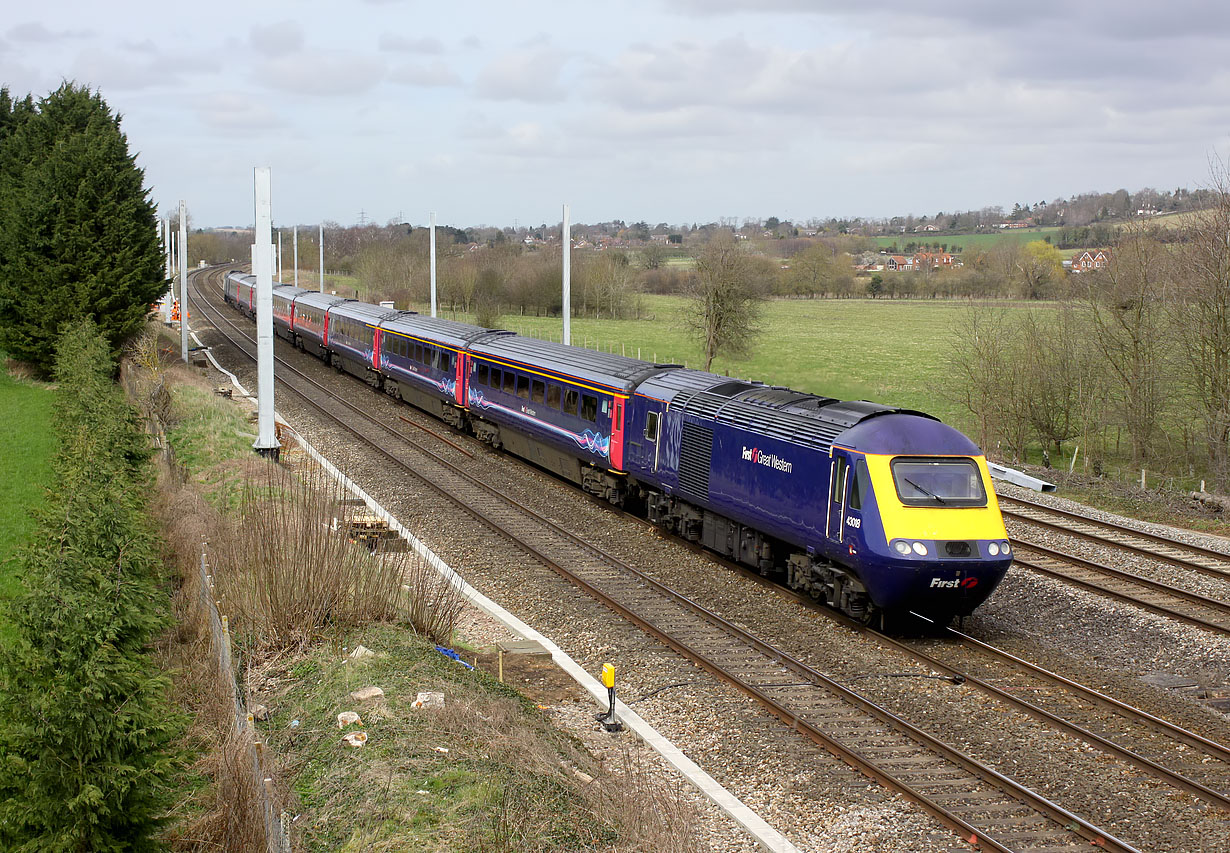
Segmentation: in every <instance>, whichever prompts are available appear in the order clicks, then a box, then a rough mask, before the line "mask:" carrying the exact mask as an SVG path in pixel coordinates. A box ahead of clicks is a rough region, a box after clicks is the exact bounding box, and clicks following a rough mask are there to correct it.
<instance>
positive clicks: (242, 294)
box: [223, 270, 256, 317]
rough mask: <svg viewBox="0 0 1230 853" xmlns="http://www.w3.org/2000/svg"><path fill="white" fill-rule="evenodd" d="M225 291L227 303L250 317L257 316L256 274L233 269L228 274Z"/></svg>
mask: <svg viewBox="0 0 1230 853" xmlns="http://www.w3.org/2000/svg"><path fill="white" fill-rule="evenodd" d="M223 293H224V296H225V299H226V301H227V303H229V304H230V305H234V306H235V307H236V308H238V309H239V310H240V311H242V312H243V313H244V314H247V315H248V316H249V317H255V316H256V276H254V275H250V274H248V273H245V272H243V271H242V270H231V271H230V272H229V273H227V274H226V279H225V287H224V288H223Z"/></svg>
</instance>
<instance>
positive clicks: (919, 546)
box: [913, 542, 927, 557]
mask: <svg viewBox="0 0 1230 853" xmlns="http://www.w3.org/2000/svg"><path fill="white" fill-rule="evenodd" d="M913 548H914V553H915V554H917V555H918V556H920V557H925V556H927V546H926V545H924V544H923V543H921V542H915V543H914V545H913Z"/></svg>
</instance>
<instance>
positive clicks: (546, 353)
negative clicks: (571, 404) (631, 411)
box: [470, 335, 675, 394]
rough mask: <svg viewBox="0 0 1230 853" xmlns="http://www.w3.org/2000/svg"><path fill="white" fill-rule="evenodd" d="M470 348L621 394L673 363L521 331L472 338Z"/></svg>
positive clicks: (485, 354) (492, 356)
mask: <svg viewBox="0 0 1230 853" xmlns="http://www.w3.org/2000/svg"><path fill="white" fill-rule="evenodd" d="M470 351H471V352H473V353H474V354H475V355H478V356H483V357H487V358H492V359H496V360H501V361H512V362H517V363H520V364H524V365H527V366H529V367H531V368H535V369H538V370H542V371H547V372H551V373H557V374H563V375H564V376H569V377H573V378H576V379H579V380H581V381H583V382H588V383H591V384H594V385H604V386H607V387H610V388H613V389H615V390H617V391H619V392H621V393H624V394H629V393H631V392H632V389H633V388H634V387H635V386H636V385H637V383H639V382H641V381H643V380H644V379H645V378H647V377H648V376H652V375H653V374H654V373H656V372H659V371H661V370H663V369H664V368H670V367H675V365H658V364H652V363H651V362H648V361H641V360H640V359H639V358H628V357H627V356H622V355H615V354H613V353H605V352H596V351H594V350H588V349H584V348H582V347H574V346H568V345H567V344H559V343H555V342H554V341H540V340H538V339H537V338H526V337H522V336H521V335H501V336H499V337H495V338H491V339H489V340H480V341H476V342H475V343H474V344H473V345H472V346H471V347H470Z"/></svg>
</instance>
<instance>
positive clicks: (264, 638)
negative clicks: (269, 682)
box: [211, 464, 460, 654]
mask: <svg viewBox="0 0 1230 853" xmlns="http://www.w3.org/2000/svg"><path fill="white" fill-rule="evenodd" d="M347 497H348V496H347V495H346V493H345V492H344V491H343V490H342V487H341V486H340V485H339V484H337V483H336V481H334V480H333V479H332V478H329V477H327V476H325V475H323V474H321V475H309V481H308V482H306V483H305V482H303V481H302V480H301V479H300V478H298V477H296V476H294V475H292V474H290V473H288V472H286V471H285V470H284V469H282V468H280V467H278V466H276V465H272V464H265V465H263V466H261V468H260V469H259V471H258V473H257V476H256V477H255V478H254V479H247V480H245V481H244V484H243V487H242V492H241V494H240V496H239V507H238V510H237V512H236V513H235V514H234V516H233V517H232V518H231V519H230V523H229V525H228V529H227V531H226V532H225V534H224V535H222V536H221V537H219V538H218V539H217V540H216V542H215V544H214V545H213V548H212V551H211V561H212V570H213V573H214V576H215V580H216V582H217V584H218V585H219V587H220V588H221V589H222V591H223V594H224V600H225V601H226V607H227V610H228V611H229V612H230V613H231V614H232V616H231V619H232V622H233V624H234V625H235V628H236V629H237V633H238V634H240V635H242V636H243V637H244V638H245V641H246V642H247V643H248V645H249V646H250V648H251V650H252V651H254V652H256V653H257V654H268V653H275V652H279V651H282V650H285V649H290V648H301V647H303V646H305V645H307V644H308V643H310V642H311V641H312V640H313V639H314V637H315V635H316V634H317V633H318V632H319V631H320V630H321V629H322V628H325V627H326V626H342V627H346V626H356V625H361V624H364V623H366V622H373V621H376V622H379V621H394V620H398V619H402V618H409V619H410V621H411V624H413V625H414V627H415V629H416V630H418V631H421V632H422V633H424V634H426V635H427V636H429V637H433V638H437V639H439V640H440V641H441V642H447V640H448V638H449V636H451V634H452V629H453V622H454V620H455V619H456V614H457V612H458V609H459V607H460V601H459V600H458V596H457V593H456V591H455V589H454V588H453V587H452V586H450V585H448V584H447V583H446V582H445V581H444V580H443V579H442V578H441V577H440V575H439V574H438V573H436V572H435V571H434V570H433V569H431V567H429V566H427V565H426V564H425V563H424V562H423V560H422V559H421V558H419V557H418V556H417V555H416V554H413V553H412V552H400V553H384V554H380V555H376V554H373V553H372V552H370V551H369V550H367V548H364V547H360V546H358V545H357V544H356V543H354V542H352V541H351V540H350V539H348V538H346V536H345V535H344V534H345V533H346V531H347V513H346V510H347V509H348V507H347V506H346V504H345V503H344V501H345V500H346V498H347Z"/></svg>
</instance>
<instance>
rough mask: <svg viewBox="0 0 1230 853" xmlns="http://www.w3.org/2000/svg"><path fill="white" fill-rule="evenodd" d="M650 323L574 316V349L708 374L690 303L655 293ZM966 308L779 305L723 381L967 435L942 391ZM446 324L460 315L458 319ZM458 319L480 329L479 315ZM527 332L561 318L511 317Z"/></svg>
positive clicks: (842, 302) (555, 325)
mask: <svg viewBox="0 0 1230 853" xmlns="http://www.w3.org/2000/svg"><path fill="white" fill-rule="evenodd" d="M641 298H642V311H643V313H644V315H645V317H646V319H641V320H590V319H585V318H575V317H574V318H573V320H572V343H573V344H575V345H578V346H586V347H589V348H590V349H601V350H603V351H612V352H616V353H622V354H624V355H628V356H633V357H639V358H642V359H645V360H646V361H649V360H657V361H659V362H676V363H680V364H682V363H686V364H687V366H688V367H702V366H703V365H702V362H701V352H700V347H699V345H698V344H697V343H695V342H693V341H692V340H691V338H690V337H689V335H688V333H687V332H686V331H685V330H684V329H683V327H682V324H681V322H680V316H681V314H682V311H683V309H684V305H685V303H684V300H683V299H681V298H680V297H673V296H653V295H646V296H643V297H641ZM968 310H969V309H968V307H967V304H966V303H964V302H948V301H931V300H925V301H924V300H889V299H875V300H869V299H805V300H775V301H771V302H768V303H765V305H764V306H763V312H762V320H761V325H762V328H763V329H764V332H763V334H762V335H760V336H759V337H758V338H757V339H756V342H755V344H754V347H753V354H752V356H751V358H749V359H748V360H746V361H738V362H735V361H731V360H729V359H724V358H718V359H717V360H716V361H715V362H714V364H713V370H714V371H715V372H717V373H727V374H729V375H730V376H734V377H739V378H744V379H755V380H759V381H762V382H766V383H768V384H771V385H785V386H788V387H790V388H795V389H798V390H800V391H809V392H812V393H815V394H824V395H827V396H830V397H841V398H845V399H858V400H862V399H865V400H872V401H874V402H878V403H886V404H891V405H897V406H904V407H907V408H912V409H919V410H921V411H924V412H929V413H931V414H934V415H936V416H937V417H939V418H942V419H943V420H945V421H946V422H948V423H951V424H953V425H955V426H958V427H961V426H964V425H965V419H966V417H967V415H966V414H965V413H963V412H962V411H961V410H960V409H959V407H958V406H957V405H955V404H954V403H953V402H952V401H951V400H950V399H948V398H947V397H946V396H945V394H944V390H943V387H942V386H943V384H944V378H945V377H946V375H947V373H948V367H947V357H948V353H949V352H950V350H951V348H952V342H953V341H954V340H955V339H956V337H955V336H956V335H959V334H960V332H961V329H962V328H964V327H965V324H966V323H965V316H966V312H967V311H968ZM442 316H448V317H450V318H451V317H452V315H451V314H446V315H442ZM456 319H459V320H464V321H467V322H473V318H472V317H466V316H458V317H456ZM500 325H501V326H502V327H503V328H506V329H511V330H512V331H515V332H518V333H520V334H526V335H532V336H535V337H540V338H548V337H550V338H551V339H552V340H556V341H558V340H559V339H560V328H561V320H560V318H559V317H521V316H516V315H505V316H504V317H503V318H502V319H501V323H500Z"/></svg>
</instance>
